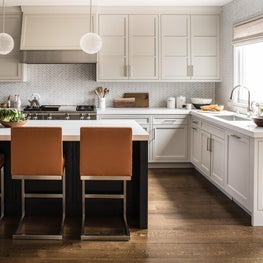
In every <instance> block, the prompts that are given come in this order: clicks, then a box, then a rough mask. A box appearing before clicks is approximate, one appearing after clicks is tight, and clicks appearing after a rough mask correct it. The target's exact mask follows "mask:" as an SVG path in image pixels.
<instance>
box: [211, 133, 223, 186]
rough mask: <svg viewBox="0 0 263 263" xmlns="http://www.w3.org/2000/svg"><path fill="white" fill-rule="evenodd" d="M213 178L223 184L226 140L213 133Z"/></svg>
mask: <svg viewBox="0 0 263 263" xmlns="http://www.w3.org/2000/svg"><path fill="white" fill-rule="evenodd" d="M210 151H211V178H212V179H213V181H215V182H216V183H217V184H219V185H221V186H223V185H224V178H225V176H224V175H225V172H224V171H225V141H224V140H223V139H221V138H219V137H217V136H215V135H213V134H212V135H211V148H210Z"/></svg>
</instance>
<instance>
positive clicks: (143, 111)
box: [97, 107, 190, 115]
mask: <svg viewBox="0 0 263 263" xmlns="http://www.w3.org/2000/svg"><path fill="white" fill-rule="evenodd" d="M189 113H190V111H189V110H186V109H168V108H164V107H163V108H161V107H160V108H158V107H153V108H107V107H106V109H105V110H101V109H99V108H98V109H97V114H98V115H111V114H112V115H114V114H121V115H126V114H127V115H142V114H145V115H147V114H149V115H155V114H156V115H158V114H162V115H165V114H173V115H176V114H189Z"/></svg>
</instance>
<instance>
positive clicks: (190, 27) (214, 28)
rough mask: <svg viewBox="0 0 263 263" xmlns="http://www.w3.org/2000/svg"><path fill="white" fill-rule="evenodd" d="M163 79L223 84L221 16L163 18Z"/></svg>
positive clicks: (172, 16) (170, 16)
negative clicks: (220, 35)
mask: <svg viewBox="0 0 263 263" xmlns="http://www.w3.org/2000/svg"><path fill="white" fill-rule="evenodd" d="M160 34H161V65H162V69H161V79H162V80H176V81H177V80H180V81H181V80H182V81H187V80H188V81H219V80H220V70H219V68H220V64H219V57H220V56H219V15H161V33H160Z"/></svg>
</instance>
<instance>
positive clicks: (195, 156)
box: [191, 127, 201, 167]
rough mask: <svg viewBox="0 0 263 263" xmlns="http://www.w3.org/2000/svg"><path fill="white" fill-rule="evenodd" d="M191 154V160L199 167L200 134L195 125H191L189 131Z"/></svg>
mask: <svg viewBox="0 0 263 263" xmlns="http://www.w3.org/2000/svg"><path fill="white" fill-rule="evenodd" d="M191 154H192V162H193V163H194V164H195V165H196V166H198V167H199V166H200V163H201V134H200V129H198V128H197V127H192V131H191Z"/></svg>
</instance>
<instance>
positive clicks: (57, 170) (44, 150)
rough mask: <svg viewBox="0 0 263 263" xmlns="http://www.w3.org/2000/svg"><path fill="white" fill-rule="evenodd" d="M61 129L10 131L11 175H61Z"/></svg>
mask: <svg viewBox="0 0 263 263" xmlns="http://www.w3.org/2000/svg"><path fill="white" fill-rule="evenodd" d="M63 162H64V159H63V150H62V129H61V128H60V127H17V128H12V129H11V175H12V176H17V175H62V174H63V165H64V163H63Z"/></svg>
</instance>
